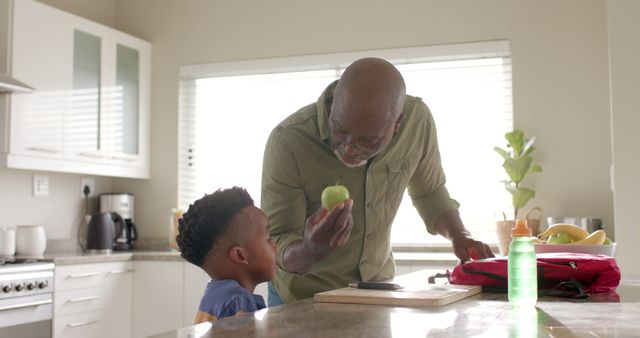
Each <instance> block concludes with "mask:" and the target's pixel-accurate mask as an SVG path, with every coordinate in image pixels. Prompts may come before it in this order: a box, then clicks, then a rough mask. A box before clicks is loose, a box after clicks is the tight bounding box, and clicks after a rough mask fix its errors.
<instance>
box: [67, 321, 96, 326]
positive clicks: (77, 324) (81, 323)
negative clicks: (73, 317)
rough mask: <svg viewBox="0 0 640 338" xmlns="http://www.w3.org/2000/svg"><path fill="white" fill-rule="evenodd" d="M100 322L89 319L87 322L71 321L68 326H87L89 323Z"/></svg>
mask: <svg viewBox="0 0 640 338" xmlns="http://www.w3.org/2000/svg"><path fill="white" fill-rule="evenodd" d="M97 323H100V321H99V320H87V321H86V322H77V323H71V324H67V327H71V328H74V327H79V326H87V325H91V324H97Z"/></svg>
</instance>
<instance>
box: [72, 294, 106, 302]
mask: <svg viewBox="0 0 640 338" xmlns="http://www.w3.org/2000/svg"><path fill="white" fill-rule="evenodd" d="M98 298H100V296H89V297H80V298H73V299H69V300H68V301H67V303H79V302H89V301H92V300H96V299H98Z"/></svg>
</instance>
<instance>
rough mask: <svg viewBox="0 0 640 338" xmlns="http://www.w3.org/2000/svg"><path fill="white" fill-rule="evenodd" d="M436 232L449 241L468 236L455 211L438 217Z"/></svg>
mask: <svg viewBox="0 0 640 338" xmlns="http://www.w3.org/2000/svg"><path fill="white" fill-rule="evenodd" d="M436 232H437V233H438V234H440V235H442V236H443V237H445V238H447V239H449V240H452V239H453V238H454V237H458V236H468V235H469V234H470V233H469V231H468V230H467V229H466V228H465V227H464V224H463V223H462V220H461V219H460V214H459V213H458V211H457V210H449V211H445V212H443V213H442V215H440V217H439V218H438V221H437V222H436Z"/></svg>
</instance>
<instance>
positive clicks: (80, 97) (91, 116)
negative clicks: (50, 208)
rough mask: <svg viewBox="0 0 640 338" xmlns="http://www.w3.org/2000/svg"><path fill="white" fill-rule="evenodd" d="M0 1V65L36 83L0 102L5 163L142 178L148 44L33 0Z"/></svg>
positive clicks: (145, 170)
mask: <svg viewBox="0 0 640 338" xmlns="http://www.w3.org/2000/svg"><path fill="white" fill-rule="evenodd" d="M0 4H2V10H7V11H9V15H8V16H9V17H10V18H11V20H9V23H8V27H7V28H6V29H5V30H6V32H5V34H7V35H8V38H7V41H9V43H8V46H7V48H6V50H7V52H8V57H7V59H8V60H7V61H8V62H7V63H8V65H7V70H8V71H9V72H10V74H11V75H12V76H13V77H15V78H18V79H20V80H21V81H23V82H25V83H28V84H29V85H31V86H32V87H34V88H35V89H36V91H35V92H33V93H28V94H12V95H10V96H8V99H6V100H5V101H6V102H5V104H4V105H3V106H2V107H0V109H2V110H4V112H3V115H4V116H3V117H4V121H8V123H6V122H5V127H4V128H3V129H4V130H2V131H0V132H5V133H6V136H5V137H4V138H3V139H4V140H3V141H4V142H5V144H4V147H3V148H4V149H3V152H4V154H3V159H4V160H5V162H6V166H7V167H9V168H19V169H33V170H46V171H60V172H71V173H82V174H93V175H104V176H119V177H133V178H148V177H149V95H150V62H151V46H150V44H149V43H148V42H146V41H143V40H141V39H138V38H136V37H133V36H131V35H128V34H125V33H122V32H120V31H117V30H114V29H112V28H109V27H106V26H103V25H100V24H98V23H95V22H92V21H89V20H86V19H84V18H81V17H77V16H75V15H72V14H69V13H66V12H63V11H60V10H58V9H55V8H53V7H50V6H47V5H44V4H41V3H39V2H36V1H32V0H18V1H11V0H0ZM45 22H46V24H43V23H45Z"/></svg>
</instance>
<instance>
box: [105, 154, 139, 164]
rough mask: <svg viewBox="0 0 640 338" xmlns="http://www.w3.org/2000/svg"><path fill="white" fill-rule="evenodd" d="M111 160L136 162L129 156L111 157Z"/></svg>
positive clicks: (134, 158) (135, 158)
mask: <svg viewBox="0 0 640 338" xmlns="http://www.w3.org/2000/svg"><path fill="white" fill-rule="evenodd" d="M111 158H112V159H114V160H118V161H126V162H134V161H136V160H137V159H138V158H137V157H134V155H131V156H127V155H111Z"/></svg>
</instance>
